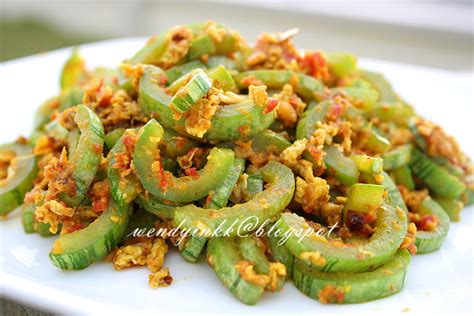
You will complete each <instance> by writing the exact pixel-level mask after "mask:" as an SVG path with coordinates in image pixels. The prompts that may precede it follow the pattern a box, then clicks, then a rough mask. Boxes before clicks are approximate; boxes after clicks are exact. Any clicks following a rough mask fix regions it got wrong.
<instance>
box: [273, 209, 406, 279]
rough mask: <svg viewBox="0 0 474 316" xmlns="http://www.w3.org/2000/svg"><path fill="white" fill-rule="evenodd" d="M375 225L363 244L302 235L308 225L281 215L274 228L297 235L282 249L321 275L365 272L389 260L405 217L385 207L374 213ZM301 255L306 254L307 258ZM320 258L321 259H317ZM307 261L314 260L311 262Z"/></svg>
mask: <svg viewBox="0 0 474 316" xmlns="http://www.w3.org/2000/svg"><path fill="white" fill-rule="evenodd" d="M375 225H376V229H375V232H374V233H373V234H372V236H371V237H370V238H369V239H368V240H367V241H363V242H360V243H355V244H341V243H334V242H332V241H330V240H328V239H327V238H325V237H319V236H315V235H314V234H313V235H308V234H304V232H305V231H306V230H307V229H308V228H309V226H308V224H307V223H306V221H305V219H304V218H302V217H300V216H298V215H296V214H293V213H283V214H282V216H281V219H280V221H278V227H279V228H280V229H282V230H283V231H284V232H289V231H294V232H301V234H300V236H296V235H295V234H294V235H292V236H290V237H289V238H288V239H287V240H286V242H285V246H286V247H287V248H288V249H289V250H290V252H291V253H292V254H293V255H294V256H295V257H296V258H298V259H301V260H302V261H304V262H305V264H307V265H311V266H312V267H313V268H314V269H316V270H319V271H323V272H365V271H369V270H372V269H375V268H377V267H379V266H381V265H383V264H384V263H386V262H387V261H388V260H390V258H391V257H392V256H393V255H394V254H395V252H396V251H397V249H398V247H399V246H400V244H401V243H402V241H403V239H404V238H405V235H406V230H407V217H406V215H405V213H404V212H403V211H398V210H397V209H396V208H395V207H393V206H391V205H389V204H385V205H384V206H383V207H381V208H379V209H378V211H377V220H376V224H375ZM300 239H301V241H300ZM304 253H306V254H307V255H309V257H308V259H307V258H306V257H305V254H304ZM311 254H314V255H311ZM301 256H303V258H302V257H301ZM320 257H321V258H323V259H322V260H317V259H318V258H320ZM311 258H314V259H313V260H312V261H311Z"/></svg>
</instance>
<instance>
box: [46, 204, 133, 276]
mask: <svg viewBox="0 0 474 316" xmlns="http://www.w3.org/2000/svg"><path fill="white" fill-rule="evenodd" d="M131 212H132V209H131V207H130V206H127V207H125V208H121V207H120V206H118V205H117V204H116V203H115V202H114V200H113V199H109V205H108V207H107V209H106V210H105V211H104V213H102V214H101V215H100V216H99V217H98V218H97V219H96V220H95V221H94V222H92V223H91V224H90V225H89V226H87V227H86V228H83V229H81V230H78V231H75V232H72V233H70V234H66V235H62V236H61V237H59V238H58V239H57V240H56V241H55V242H54V245H53V249H52V250H51V252H50V253H49V258H50V259H51V261H52V263H53V264H54V265H55V266H56V267H58V268H61V269H63V270H79V269H84V268H86V267H88V266H89V265H91V264H92V263H93V262H95V261H97V260H100V259H103V258H105V257H106V256H107V254H109V252H111V251H112V250H113V249H114V248H115V247H116V245H117V244H118V242H120V240H121V239H122V235H123V233H124V231H125V229H126V228H127V225H128V220H129V218H130V215H131Z"/></svg>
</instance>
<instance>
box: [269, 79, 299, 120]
mask: <svg viewBox="0 0 474 316" xmlns="http://www.w3.org/2000/svg"><path fill="white" fill-rule="evenodd" d="M274 97H275V98H276V99H277V100H278V101H279V102H280V105H279V106H278V108H277V117H278V119H280V120H281V121H283V124H284V125H285V126H294V125H295V124H296V123H297V122H298V118H299V117H300V116H301V115H302V114H303V112H304V109H305V108H306V103H304V102H303V100H301V98H300V97H298V95H297V94H296V93H294V91H293V87H292V86H291V85H289V84H285V85H284V86H283V89H282V90H281V92H280V93H278V94H276V95H274Z"/></svg>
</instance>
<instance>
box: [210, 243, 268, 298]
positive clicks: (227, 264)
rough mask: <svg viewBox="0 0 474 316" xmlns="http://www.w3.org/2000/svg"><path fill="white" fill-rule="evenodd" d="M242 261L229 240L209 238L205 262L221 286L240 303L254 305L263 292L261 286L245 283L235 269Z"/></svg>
mask: <svg viewBox="0 0 474 316" xmlns="http://www.w3.org/2000/svg"><path fill="white" fill-rule="evenodd" d="M241 261H244V258H243V257H242V256H241V254H240V253H239V250H238V247H237V246H236V245H235V243H234V241H233V240H232V239H230V238H211V239H210V240H209V242H208V245H207V262H209V265H210V266H211V267H212V269H213V270H214V272H215V273H216V275H217V277H218V278H219V280H221V282H222V284H224V286H225V287H226V288H228V289H229V291H230V292H231V293H232V295H234V296H235V297H236V298H237V299H239V300H240V301H241V302H243V303H245V304H248V305H255V304H256V303H257V302H258V300H259V299H260V297H261V296H262V294H263V292H264V288H263V286H258V285H255V284H253V283H250V282H248V281H245V280H244V279H243V278H242V277H241V275H240V273H239V272H238V271H237V269H236V265H237V264H238V263H239V262H241Z"/></svg>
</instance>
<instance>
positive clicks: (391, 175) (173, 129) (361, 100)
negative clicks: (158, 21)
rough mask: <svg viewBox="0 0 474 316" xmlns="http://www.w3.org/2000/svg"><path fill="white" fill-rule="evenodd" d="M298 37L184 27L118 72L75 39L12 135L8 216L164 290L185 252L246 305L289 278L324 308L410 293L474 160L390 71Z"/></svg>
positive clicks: (7, 152) (78, 255) (6, 164)
mask: <svg viewBox="0 0 474 316" xmlns="http://www.w3.org/2000/svg"><path fill="white" fill-rule="evenodd" d="M296 33H297V31H296V30H290V31H287V32H284V33H277V34H269V33H263V34H261V35H260V36H259V37H258V38H257V40H256V43H255V44H254V45H252V46H250V45H248V44H247V43H246V42H245V40H244V39H243V38H242V36H241V35H240V34H239V33H237V32H236V31H234V30H232V29H229V28H227V27H226V26H223V25H221V24H217V23H215V22H211V21H210V22H206V23H200V24H193V25H181V26H176V27H173V28H171V29H170V30H169V31H167V32H166V33H164V34H162V35H158V36H154V37H152V38H150V39H149V41H148V42H147V43H146V44H145V46H144V47H143V48H142V49H141V50H139V51H138V52H137V53H136V54H135V55H134V56H133V57H131V58H130V59H127V60H125V61H124V62H123V63H122V64H120V65H119V66H118V67H117V68H113V69H110V68H96V69H87V67H86V64H85V61H84V60H83V59H82V57H81V56H80V54H79V52H78V51H74V52H73V54H72V56H71V57H70V58H69V59H68V60H67V62H66V64H65V65H64V69H63V71H62V74H61V80H60V87H61V92H60V94H59V95H57V96H54V97H52V98H51V99H48V100H46V101H45V102H44V103H43V104H42V105H41V106H40V108H39V109H38V111H37V113H36V114H35V124H34V129H33V132H32V134H31V135H30V137H28V138H24V137H21V138H19V139H18V140H17V141H15V142H14V143H11V144H5V145H1V146H0V214H1V215H4V216H6V215H7V214H8V213H10V212H11V211H13V210H14V209H16V208H18V207H19V208H20V209H21V211H22V222H23V227H24V230H25V232H26V233H38V234H40V235H41V236H53V235H56V236H57V238H56V240H55V241H54V243H53V246H52V249H51V252H50V254H49V257H50V259H51V262H52V264H53V265H55V266H57V267H59V268H61V269H84V268H86V267H88V266H89V265H91V264H92V263H94V262H96V261H98V260H101V259H104V258H107V260H109V261H110V262H112V263H113V265H114V267H115V268H116V269H117V270H121V269H125V268H130V267H133V266H147V267H148V268H149V270H150V274H149V284H150V286H151V287H161V286H168V285H170V284H172V280H173V279H172V276H171V275H170V269H168V268H167V267H164V260H165V254H166V253H167V251H168V248H169V247H175V248H177V249H178V251H179V252H180V254H181V256H182V258H183V259H184V260H186V261H188V262H191V263H195V262H198V261H200V260H203V257H205V258H206V260H207V262H208V263H209V265H210V267H211V268H212V269H213V270H214V271H215V273H216V276H217V277H218V278H219V279H220V281H221V282H222V283H223V285H224V286H225V287H226V288H227V289H228V290H229V291H230V292H231V293H232V294H233V295H234V296H235V297H236V298H237V299H239V300H240V301H242V302H243V303H245V304H256V303H257V302H258V300H259V299H260V297H261V296H262V295H263V293H264V292H265V291H269V292H275V291H280V290H282V288H283V286H284V285H285V283H286V282H285V281H286V280H288V279H291V280H292V281H293V283H294V285H295V286H296V287H297V288H298V289H299V290H300V291H301V292H303V293H304V294H306V295H308V296H309V297H311V298H314V299H317V300H319V301H321V302H323V303H359V302H364V301H369V300H374V299H378V298H382V297H385V296H388V295H391V294H394V293H397V292H399V291H400V290H401V289H402V287H403V284H404V281H405V276H406V273H407V269H408V266H409V263H410V259H411V256H412V255H414V254H417V253H428V252H432V251H435V250H437V249H439V248H440V247H441V245H442V244H443V241H444V239H445V238H446V235H447V234H448V230H449V225H450V221H458V220H459V219H460V212H461V210H462V209H463V207H464V205H469V204H472V203H473V201H474V181H473V176H472V174H473V167H472V164H471V162H470V160H469V159H468V157H466V156H465V155H464V154H463V153H462V151H461V150H460V148H459V146H458V144H457V143H456V141H455V140H454V139H453V138H452V137H450V136H449V135H447V134H446V133H445V132H444V131H443V129H442V128H441V127H440V126H438V125H436V124H434V123H432V122H429V121H426V120H424V119H423V118H422V117H421V116H419V115H418V114H416V113H415V111H414V110H413V108H412V107H411V106H410V105H409V104H407V103H406V102H405V101H404V100H402V99H401V98H400V97H399V96H398V95H397V94H396V93H395V92H394V91H393V90H392V88H391V86H390V84H389V83H388V82H387V81H386V80H385V78H384V77H383V76H382V75H380V74H378V73H375V72H371V71H369V70H365V69H361V68H359V67H358V66H357V59H356V57H355V56H353V55H351V54H348V53H342V52H323V51H311V50H307V51H304V52H303V51H299V50H298V49H296V48H295V46H294V45H293V44H292V38H293V37H294V36H295V35H296ZM249 223H250V224H249ZM173 229H174V231H175V232H181V233H182V232H188V234H181V235H179V234H165V233H163V234H151V235H150V236H147V234H138V235H137V232H139V231H141V232H144V231H154V232H155V231H156V232H171V231H173ZM216 232H221V233H222V234H218V233H217V234H216ZM224 232H225V233H224ZM171 271H172V267H171Z"/></svg>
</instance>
